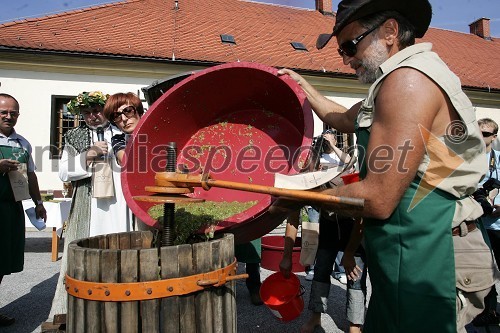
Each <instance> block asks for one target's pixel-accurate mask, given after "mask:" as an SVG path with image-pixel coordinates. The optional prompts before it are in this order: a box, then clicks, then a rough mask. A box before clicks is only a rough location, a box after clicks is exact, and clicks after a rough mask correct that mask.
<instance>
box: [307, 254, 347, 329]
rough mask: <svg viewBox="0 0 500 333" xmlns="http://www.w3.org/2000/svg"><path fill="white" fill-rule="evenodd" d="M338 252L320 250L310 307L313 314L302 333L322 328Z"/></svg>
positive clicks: (315, 268) (315, 265)
mask: <svg viewBox="0 0 500 333" xmlns="http://www.w3.org/2000/svg"><path fill="white" fill-rule="evenodd" d="M337 252H338V251H337V250H332V249H324V248H319V249H318V252H317V254H316V263H315V264H314V279H313V281H312V285H311V296H310V298H309V306H308V308H309V310H311V311H312V313H311V316H310V317H309V320H308V321H307V322H306V323H305V324H304V325H303V326H302V328H301V333H312V332H313V331H314V328H315V327H316V326H321V313H325V312H326V309H327V303H328V296H329V295H330V275H331V274H332V271H333V264H334V263H335V257H336V256H337Z"/></svg>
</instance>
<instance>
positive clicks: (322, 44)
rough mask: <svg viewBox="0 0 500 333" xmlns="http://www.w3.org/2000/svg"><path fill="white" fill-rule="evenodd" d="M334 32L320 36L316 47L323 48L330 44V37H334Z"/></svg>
mask: <svg viewBox="0 0 500 333" xmlns="http://www.w3.org/2000/svg"><path fill="white" fill-rule="evenodd" d="M332 37H333V34H321V35H319V36H318V39H316V48H317V49H318V50H321V49H322V48H324V47H325V46H326V44H328V42H329V41H330V39H332Z"/></svg>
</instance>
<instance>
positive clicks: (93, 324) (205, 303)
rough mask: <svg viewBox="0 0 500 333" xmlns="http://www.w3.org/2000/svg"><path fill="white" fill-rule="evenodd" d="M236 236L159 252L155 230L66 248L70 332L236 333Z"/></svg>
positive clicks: (94, 239)
mask: <svg viewBox="0 0 500 333" xmlns="http://www.w3.org/2000/svg"><path fill="white" fill-rule="evenodd" d="M245 277H246V275H245V274H243V275H236V262H235V258H234V236H233V235H232V234H224V235H222V237H220V238H218V239H214V240H211V241H207V242H201V243H195V244H183V245H178V246H165V247H161V248H156V247H154V243H153V234H152V233H151V232H150V231H135V232H126V233H119V234H109V235H102V236H97V237H91V238H85V239H80V240H76V241H74V242H72V243H71V244H69V247H68V270H67V275H66V290H67V292H68V314H67V323H66V328H67V332H86V333H88V332H148V333H154V332H190V333H191V332H214V331H217V332H236V329H237V328H236V300H235V281H234V280H236V279H239V278H245Z"/></svg>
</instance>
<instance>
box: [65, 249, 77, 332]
mask: <svg viewBox="0 0 500 333" xmlns="http://www.w3.org/2000/svg"><path fill="white" fill-rule="evenodd" d="M75 247H76V244H74V243H71V244H69V245H68V250H67V259H66V260H68V266H67V268H66V271H67V273H68V275H69V276H75V266H74V263H75V251H74V248H75ZM63 260H64V258H63ZM75 300H76V298H75V297H73V296H71V295H69V294H68V313H67V314H66V330H67V331H68V332H74V331H75V329H74V325H73V320H74V318H75V315H74V313H75V305H74V303H75Z"/></svg>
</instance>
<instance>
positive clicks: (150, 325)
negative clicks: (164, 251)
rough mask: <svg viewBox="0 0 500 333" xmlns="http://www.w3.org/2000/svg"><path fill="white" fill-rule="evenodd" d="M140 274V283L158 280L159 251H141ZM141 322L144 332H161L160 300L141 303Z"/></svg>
mask: <svg viewBox="0 0 500 333" xmlns="http://www.w3.org/2000/svg"><path fill="white" fill-rule="evenodd" d="M139 236H140V235H139ZM139 272H140V276H139V279H140V281H154V280H158V273H159V272H158V250H157V249H155V248H153V249H142V250H140V251H139ZM141 321H142V331H143V332H148V333H155V332H160V301H159V300H158V299H153V300H149V301H141Z"/></svg>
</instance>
